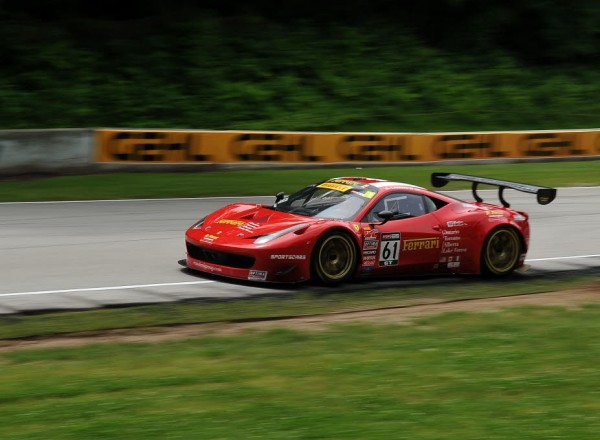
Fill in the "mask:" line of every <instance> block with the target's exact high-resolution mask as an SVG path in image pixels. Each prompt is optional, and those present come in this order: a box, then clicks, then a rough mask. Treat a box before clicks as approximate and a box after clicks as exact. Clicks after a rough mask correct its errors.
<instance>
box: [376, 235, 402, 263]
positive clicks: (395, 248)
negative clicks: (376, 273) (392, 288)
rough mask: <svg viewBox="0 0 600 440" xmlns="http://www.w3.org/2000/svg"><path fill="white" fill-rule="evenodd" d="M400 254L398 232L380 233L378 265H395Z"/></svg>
mask: <svg viewBox="0 0 600 440" xmlns="http://www.w3.org/2000/svg"><path fill="white" fill-rule="evenodd" d="M399 256H400V233H399V232H394V233H388V234H381V248H380V249H379V265H380V266H397V265H398V260H399Z"/></svg>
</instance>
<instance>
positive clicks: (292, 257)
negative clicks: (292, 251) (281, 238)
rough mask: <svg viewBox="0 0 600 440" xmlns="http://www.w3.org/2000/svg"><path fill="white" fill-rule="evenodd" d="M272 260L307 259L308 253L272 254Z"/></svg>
mask: <svg viewBox="0 0 600 440" xmlns="http://www.w3.org/2000/svg"><path fill="white" fill-rule="evenodd" d="M271 260H306V255H271Z"/></svg>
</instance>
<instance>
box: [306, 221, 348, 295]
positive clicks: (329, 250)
mask: <svg viewBox="0 0 600 440" xmlns="http://www.w3.org/2000/svg"><path fill="white" fill-rule="evenodd" d="M357 255H358V252H357V250H356V245H355V244H354V241H353V240H352V238H350V236H349V235H348V234H346V233H344V232H342V231H331V232H328V233H326V234H324V235H323V236H322V237H321V238H320V239H319V241H317V244H316V245H315V248H314V250H313V253H312V258H311V263H310V264H311V274H312V279H313V281H315V282H317V283H319V284H325V285H330V286H331V285H335V284H340V283H343V282H344V281H347V280H348V279H350V278H351V277H352V276H353V275H354V272H355V271H356V265H357V263H358V258H357Z"/></svg>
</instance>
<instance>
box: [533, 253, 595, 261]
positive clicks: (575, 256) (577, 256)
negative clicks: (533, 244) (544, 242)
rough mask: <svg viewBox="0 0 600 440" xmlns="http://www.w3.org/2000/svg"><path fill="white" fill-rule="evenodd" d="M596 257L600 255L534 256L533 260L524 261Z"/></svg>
mask: <svg viewBox="0 0 600 440" xmlns="http://www.w3.org/2000/svg"><path fill="white" fill-rule="evenodd" d="M597 257H600V254H595V255H573V256H571V257H550V258H535V259H533V260H529V259H527V260H526V261H550V260H575V259H577V258H597Z"/></svg>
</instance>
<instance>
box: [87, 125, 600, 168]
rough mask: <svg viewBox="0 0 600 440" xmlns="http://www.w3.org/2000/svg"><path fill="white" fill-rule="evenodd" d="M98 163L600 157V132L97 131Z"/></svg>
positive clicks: (393, 160) (400, 160)
mask: <svg viewBox="0 0 600 440" xmlns="http://www.w3.org/2000/svg"><path fill="white" fill-rule="evenodd" d="M96 152H97V157H96V159H97V161H98V162H113V163H115V162H126V163H135V162H138V163H139V162H141V163H148V162H163V163H231V162H238V163H239V162H284V163H334V162H411V161H419V162H429V161H439V160H457V159H460V160H469V159H510V158H541V157H561V156H570V157H572V156H597V155H600V130H599V129H590V130H572V131H518V132H480V133H422V134H416V133H303V132H267V131H197V130H118V129H102V130H96Z"/></svg>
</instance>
